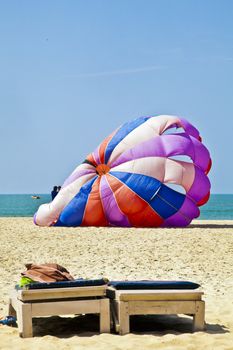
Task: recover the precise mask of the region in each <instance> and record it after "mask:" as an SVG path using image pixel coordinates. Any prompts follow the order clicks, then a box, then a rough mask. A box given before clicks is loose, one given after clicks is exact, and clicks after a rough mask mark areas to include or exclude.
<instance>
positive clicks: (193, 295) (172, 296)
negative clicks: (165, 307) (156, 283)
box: [110, 290, 204, 301]
mask: <svg viewBox="0 0 233 350" xmlns="http://www.w3.org/2000/svg"><path fill="white" fill-rule="evenodd" d="M203 294H204V293H203V292H202V291H194V290H115V298H116V300H122V301H129V300H142V301H143V300H144V301H146V300H167V301H172V300H201V296H202V295H203ZM110 297H111V295H110Z"/></svg>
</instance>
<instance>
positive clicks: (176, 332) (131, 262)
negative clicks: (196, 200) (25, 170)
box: [0, 218, 233, 350]
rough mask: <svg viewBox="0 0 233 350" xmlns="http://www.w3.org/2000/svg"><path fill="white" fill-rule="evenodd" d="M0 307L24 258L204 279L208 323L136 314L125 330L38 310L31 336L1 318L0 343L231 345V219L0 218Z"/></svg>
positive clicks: (87, 270) (99, 271)
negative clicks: (68, 223) (44, 221)
mask: <svg viewBox="0 0 233 350" xmlns="http://www.w3.org/2000/svg"><path fill="white" fill-rule="evenodd" d="M0 240H1V245H0V247H1V248H0V249H1V250H0V258H1V264H0V275H1V290H0V315H1V316H5V315H6V314H7V302H8V295H9V292H10V290H11V289H12V288H13V287H14V285H15V284H16V283H17V282H18V280H19V278H20V272H22V271H24V270H25V268H24V264H25V263H28V262H34V263H44V262H57V263H59V264H61V265H63V266H65V267H66V268H67V269H68V270H69V271H70V273H71V274H72V275H73V276H74V277H76V278H78V277H87V278H97V277H101V276H104V277H108V278H109V279H121V280H123V279H162V280H169V279H172V280H174V279H178V280H191V281H194V282H197V283H200V284H201V285H202V288H203V290H204V292H205V297H204V299H205V301H206V323H207V325H206V326H207V327H206V331H205V332H197V333H192V332H191V318H188V317H182V316H181V317H176V316H147V317H146V316H137V317H136V316H135V317H133V318H132V320H131V332H132V333H130V334H128V335H125V336H119V335H117V334H101V335H99V334H98V318H97V316H95V315H93V316H80V317H67V318H64V317H50V318H37V319H34V321H33V328H34V335H35V336H34V338H30V339H22V338H19V336H18V330H17V328H13V327H7V326H1V325H0V349H15V350H16V349H33V350H34V349H36V350H39V349H43V350H44V349H49V350H50V349H51V350H52V349H56V350H58V349H85V350H86V349H96V350H102V349H106V350H107V349H114V350H115V349H116V350H119V349H126V350H127V349H136V350H137V349H138V350H139V349H140V350H141V349H143V350H144V349H146V350H147V349H177V350H182V349H185V350H186V349H195V350H196V349H205V350H210V349H211V350H212V349H226V350H232V349H233V298H232V297H233V221H195V222H194V224H192V225H191V226H190V227H189V228H185V229H128V228H127V229H122V228H94V227H87V228H40V227H37V226H34V224H33V223H32V219H31V218H0Z"/></svg>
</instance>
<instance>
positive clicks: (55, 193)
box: [51, 186, 58, 200]
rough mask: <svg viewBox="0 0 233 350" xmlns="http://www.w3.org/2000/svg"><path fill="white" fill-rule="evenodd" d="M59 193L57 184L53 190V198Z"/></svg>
mask: <svg viewBox="0 0 233 350" xmlns="http://www.w3.org/2000/svg"><path fill="white" fill-rule="evenodd" d="M57 194H58V190H57V186H53V190H52V192H51V197H52V200H54V198H55V197H56V195H57Z"/></svg>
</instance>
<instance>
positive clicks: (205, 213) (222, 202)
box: [0, 193, 233, 220]
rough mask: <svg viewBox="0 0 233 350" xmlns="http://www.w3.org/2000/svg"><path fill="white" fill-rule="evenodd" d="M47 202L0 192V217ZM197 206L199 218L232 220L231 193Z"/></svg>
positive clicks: (26, 213) (44, 196) (42, 196)
mask: <svg viewBox="0 0 233 350" xmlns="http://www.w3.org/2000/svg"><path fill="white" fill-rule="evenodd" d="M49 202H51V195H50V194H49V193H23V194H21V193H17V194H14V193H11V194H0V217H32V216H33V215H34V214H35V212H36V211H37V209H38V207H39V206H40V205H41V204H44V203H49ZM199 208H200V216H199V217H198V218H197V219H199V220H233V194H232V193H214V194H211V195H210V199H209V201H208V202H207V203H206V204H205V205H203V206H201V207H199Z"/></svg>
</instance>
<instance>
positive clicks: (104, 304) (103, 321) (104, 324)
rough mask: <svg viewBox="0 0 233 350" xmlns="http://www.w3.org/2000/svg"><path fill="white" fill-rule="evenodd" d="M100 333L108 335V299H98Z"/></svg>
mask: <svg viewBox="0 0 233 350" xmlns="http://www.w3.org/2000/svg"><path fill="white" fill-rule="evenodd" d="M100 333H110V306H109V299H106V298H105V299H100Z"/></svg>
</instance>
